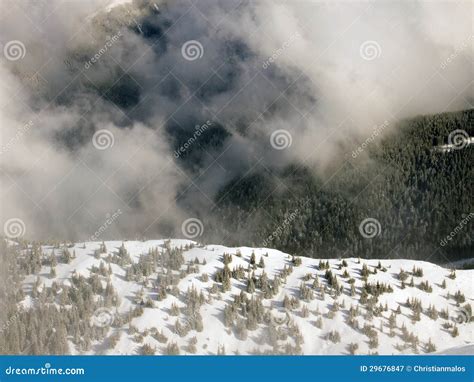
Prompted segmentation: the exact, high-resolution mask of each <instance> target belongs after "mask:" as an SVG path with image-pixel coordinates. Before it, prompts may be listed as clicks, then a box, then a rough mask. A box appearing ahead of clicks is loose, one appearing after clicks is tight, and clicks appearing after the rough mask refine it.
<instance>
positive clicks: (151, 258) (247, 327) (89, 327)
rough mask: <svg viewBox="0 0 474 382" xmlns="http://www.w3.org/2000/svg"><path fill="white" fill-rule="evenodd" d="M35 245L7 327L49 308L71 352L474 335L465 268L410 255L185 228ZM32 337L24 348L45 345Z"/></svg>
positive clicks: (281, 347) (395, 346) (388, 348)
mask: <svg viewBox="0 0 474 382" xmlns="http://www.w3.org/2000/svg"><path fill="white" fill-rule="evenodd" d="M39 249H40V247H36V248H35V247H34V246H31V245H30V246H29V247H28V249H25V248H23V249H21V250H20V249H19V248H17V249H16V250H17V251H19V257H20V268H21V267H22V265H21V264H26V262H25V263H22V260H21V259H22V257H23V259H24V260H25V261H26V260H28V262H29V264H34V263H35V259H39V261H40V263H41V266H39V267H38V268H37V269H36V270H35V272H34V273H35V274H30V275H28V276H27V277H26V278H24V279H23V281H22V285H23V290H24V293H25V295H24V296H23V297H22V298H21V303H20V304H19V305H20V306H22V307H23V308H22V309H21V310H20V313H16V315H17V316H16V319H15V320H14V321H12V320H11V317H10V320H9V321H8V323H9V325H7V329H6V330H7V331H10V332H11V333H8V335H6V336H5V338H7V337H8V338H11V337H12V336H13V337H14V333H13V332H14V331H15V330H20V328H23V330H26V331H27V332H28V330H29V329H28V326H27V327H26V328H24V327H23V326H22V325H21V323H22V322H23V321H24V322H27V321H28V320H32V319H33V320H35V321H36V320H39V321H41V317H43V316H44V317H46V318H47V315H48V314H53V313H54V311H56V313H55V319H54V320H56V321H57V322H55V323H49V324H47V323H46V322H48V321H47V320H46V319H45V322H43V324H42V325H43V332H44V333H48V330H49V329H48V325H50V326H51V325H54V330H52V333H54V334H55V335H57V336H59V334H58V332H61V333H62V334H61V335H63V336H64V338H62V339H61V338H58V339H57V341H60V342H61V341H67V343H65V344H63V345H64V346H65V349H63V351H64V352H70V353H72V354H98V353H104V354H177V353H179V354H194V353H195V354H216V353H219V354H222V353H224V352H225V353H226V354H234V353H236V354H249V353H270V354H276V353H278V354H280V353H284V354H287V353H289V354H300V353H302V354H348V353H351V352H354V353H357V354H368V353H373V352H378V353H380V354H392V353H396V354H398V353H403V354H412V353H416V352H420V353H424V352H433V351H442V350H444V349H448V348H453V347H461V346H464V345H466V344H472V343H473V342H474V339H473V331H472V329H473V327H474V326H473V325H474V324H473V322H471V315H472V313H471V312H472V310H471V307H470V303H471V302H472V299H473V297H474V290H473V283H472V280H473V276H474V271H472V270H457V271H456V272H455V273H453V272H452V271H449V270H447V269H444V268H441V267H439V266H437V265H434V264H431V263H428V262H422V261H411V260H382V261H380V263H379V261H377V260H359V259H355V258H347V259H345V260H341V259H337V260H335V259H332V260H328V263H327V264H326V263H325V262H324V261H320V260H317V259H310V258H298V257H293V256H291V255H288V254H285V253H282V252H280V251H277V250H271V249H265V248H255V249H253V248H248V247H241V248H227V247H223V246H220V245H208V246H200V245H197V244H195V243H193V242H191V241H186V240H171V241H165V240H154V241H146V242H132V241H127V242H124V243H123V244H122V242H120V241H111V242H105V243H99V242H87V243H79V244H75V245H70V246H68V247H63V246H55V247H53V246H47V245H45V246H42V247H41V251H40V250H39ZM55 263H56V264H55ZM51 264H53V269H54V272H51ZM225 264H227V265H225ZM262 266H263V267H262ZM402 269H403V270H404V271H405V272H404V273H402V274H400V271H401V270H402ZM262 275H263V276H262ZM364 275H365V276H364ZM401 279H402V280H404V281H403V282H402V281H401ZM412 279H413V284H412V283H411V280H412ZM351 283H353V285H354V288H353V289H352V291H351ZM402 284H403V286H402ZM247 291H248V292H247ZM249 292H250V293H249ZM407 299H408V300H410V302H411V304H410V305H411V307H409V306H408V305H407ZM48 307H49V309H52V312H53V313H51V312H50V313H48V312H46V311H45V309H48ZM40 316H41V317H40ZM44 317H43V318H44ZM27 334H28V333H27ZM35 336H36V335H35ZM30 339H31V337H30V336H29V335H26V336H25V337H24V338H23V340H24V344H22V345H21V347H22V352H23V353H25V354H29V353H35V352H39V353H45V352H51V350H48V349H40V348H37V349H36V350H34V349H35V346H38V344H37V343H36V342H39V343H41V340H40V339H39V338H38V341H36V340H35V341H34V342H35V344H31V343H29V342H31V341H30ZM45 342H46V341H45ZM33 345H34V346H33ZM4 346H5V344H4ZM1 349H2V343H1V340H0V350H1ZM3 352H5V351H3ZM7 352H8V351H7ZM53 352H54V351H53Z"/></svg>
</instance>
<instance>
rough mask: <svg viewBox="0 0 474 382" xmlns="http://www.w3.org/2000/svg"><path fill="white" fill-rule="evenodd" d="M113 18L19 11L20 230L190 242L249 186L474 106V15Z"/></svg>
mask: <svg viewBox="0 0 474 382" xmlns="http://www.w3.org/2000/svg"><path fill="white" fill-rule="evenodd" d="M111 3H112V2H110V1H99V0H95V1H92V0H91V1H66V2H60V1H57V0H54V1H48V2H41V1H39V2H37V1H13V0H12V1H10V0H8V1H3V2H2V3H1V7H2V12H0V14H1V15H0V36H1V40H0V43H1V48H2V51H3V55H2V58H1V61H0V62H1V64H0V78H1V85H0V126H1V151H0V179H1V184H2V187H1V194H0V195H1V199H0V205H1V209H0V222H1V223H2V224H3V225H4V231H5V227H7V226H8V225H9V222H10V223H11V222H14V223H15V227H13V228H16V229H19V230H20V232H21V236H24V237H28V238H33V239H43V240H46V239H64V240H89V239H90V238H91V237H93V238H94V239H100V240H105V239H107V238H129V239H131V238H151V237H157V236H158V237H159V236H182V234H181V226H182V223H183V221H185V220H186V219H189V218H192V217H193V216H196V214H199V216H201V217H202V216H204V217H205V216H209V219H211V218H212V216H211V214H212V212H209V211H211V210H212V208H213V207H214V206H215V201H214V197H215V195H216V193H217V192H218V191H219V190H220V189H221V188H222V187H223V186H224V185H226V184H227V183H228V182H229V181H230V180H232V179H234V178H236V177H238V176H242V175H244V174H247V173H249V172H251V171H258V170H261V169H274V168H275V169H278V168H284V167H285V166H287V165H288V164H291V163H298V164H300V165H304V166H307V167H309V168H310V169H312V170H313V171H314V173H315V174H319V175H321V174H325V172H326V170H327V168H328V167H330V166H331V165H333V164H334V163H335V162H337V161H340V160H341V159H342V157H343V156H344V155H347V153H350V152H351V151H352V150H354V149H355V148H356V147H357V146H358V145H359V143H360V142H362V141H364V140H365V139H366V138H367V137H369V136H370V135H371V134H372V133H373V131H374V129H376V128H377V127H378V126H387V128H384V129H383V130H382V131H381V135H383V134H386V133H388V132H389V131H392V130H393V129H394V128H395V126H396V122H397V121H399V120H401V119H404V118H409V117H413V116H416V115H420V114H430V113H440V112H444V111H454V110H462V109H467V108H472V104H473V103H474V90H473V85H472V62H473V61H472V60H473V53H472V52H473V49H472V48H473V35H472V2H470V1H447V2H437V3H433V2H406V3H405V2H403V3H401V2H385V1H378V2H328V3H325V2H312V1H295V2H293V1H252V2H247V1H244V2H239V1H219V2H215V1H199V2H195V4H192V3H191V2H188V1H170V2H160V1H150V2H145V1H133V2H132V1H130V2H126V1H124V2H118V5H114V6H112V5H113V4H111ZM453 20H456V21H455V22H453ZM177 153H178V154H177ZM322 176H324V175H322ZM117 211H120V213H117ZM15 219H17V220H15ZM111 219H112V220H113V221H112V223H110V224H108V223H107V221H110V220H111ZM205 220H206V219H203V222H204V225H205V224H206V221H205ZM104 225H106V226H107V229H106V230H104V233H103V234H102V235H101V236H100V238H99V237H97V235H95V233H96V232H98V230H100V228H101V227H103V226H104ZM7 228H9V229H10V228H11V227H7ZM101 232H102V231H101ZM7 236H8V235H7ZM13 236H15V235H13Z"/></svg>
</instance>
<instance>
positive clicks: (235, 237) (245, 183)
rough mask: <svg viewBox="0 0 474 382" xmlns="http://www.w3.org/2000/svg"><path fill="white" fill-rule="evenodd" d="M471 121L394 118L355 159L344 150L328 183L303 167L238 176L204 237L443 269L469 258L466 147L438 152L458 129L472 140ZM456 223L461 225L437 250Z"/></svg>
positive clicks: (473, 116) (472, 149) (471, 116)
mask: <svg viewBox="0 0 474 382" xmlns="http://www.w3.org/2000/svg"><path fill="white" fill-rule="evenodd" d="M473 121H474V111H473V110H469V111H462V112H457V113H445V114H440V115H434V116H423V117H417V118H415V119H412V120H407V121H402V122H400V125H401V126H399V128H398V129H394V131H395V132H391V133H389V134H387V135H386V136H384V138H383V139H380V141H376V142H374V143H372V144H370V145H368V147H367V148H366V149H365V151H364V152H363V153H362V154H361V155H358V156H356V157H355V158H354V157H353V156H351V154H350V153H349V152H348V153H347V155H346V157H345V158H344V161H341V163H337V164H335V165H334V169H332V171H329V173H330V175H329V176H324V177H323V176H318V175H314V174H312V173H310V171H309V170H308V169H306V168H304V167H302V166H292V167H288V168H286V169H285V170H284V171H282V172H279V173H262V172H258V173H250V174H247V175H246V176H245V177H244V178H238V179H235V180H234V181H233V182H231V183H230V184H228V185H227V186H226V187H225V188H224V189H223V190H221V192H220V194H219V195H218V196H217V201H218V206H219V209H218V210H219V214H220V219H221V220H220V221H219V223H218V224H216V227H213V229H212V230H208V231H211V232H216V231H218V232H219V235H220V236H221V237H222V236H224V237H225V238H226V239H224V240H229V241H230V242H231V243H230V244H241V245H243V244H244V243H245V245H252V246H269V247H271V248H278V249H280V250H283V251H289V252H291V253H295V254H298V255H301V256H309V257H325V258H334V257H338V256H341V257H345V256H360V257H363V258H385V257H388V258H396V257H398V256H399V257H402V258H412V259H423V260H426V259H429V260H430V261H435V262H442V263H446V262H448V261H454V260H457V259H460V258H465V257H468V256H472V254H473V253H474V251H473V249H474V248H473V238H472V228H471V227H472V221H471V223H469V221H468V220H470V216H469V214H470V213H471V212H472V211H473V198H472V195H473V171H472V168H473V167H472V164H473V162H474V146H473V145H465V147H464V148H461V149H452V150H444V151H443V150H439V149H437V147H439V146H441V145H445V144H447V143H448V136H449V134H450V133H451V132H453V131H454V130H457V129H462V130H464V131H466V132H467V133H468V134H469V136H471V137H472V136H474V126H473ZM343 162H344V163H343ZM342 163H343V164H342ZM341 164H342V167H341V168H339V166H341ZM331 174H335V175H332V176H331ZM366 218H373V219H376V220H377V221H378V222H379V223H380V233H379V234H378V235H377V236H376V237H373V238H370V239H367V238H365V237H364V236H362V235H361V234H360V232H359V225H360V223H361V222H362V221H363V220H364V219H366ZM463 219H464V221H465V222H466V224H465V225H464V228H463V229H459V230H456V234H455V235H454V237H453V238H452V240H449V241H448V242H447V243H446V244H443V245H441V244H440V243H441V242H442V240H443V239H444V238H445V237H446V236H447V235H449V234H450V233H451V232H453V230H455V229H456V227H457V226H458V225H459V224H460V223H461V222H462V221H463ZM470 224H471V226H470ZM270 235H271V236H270ZM269 236H270V239H269ZM221 240H222V239H221Z"/></svg>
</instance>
